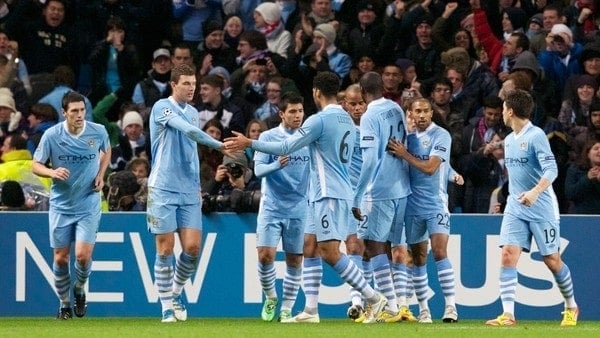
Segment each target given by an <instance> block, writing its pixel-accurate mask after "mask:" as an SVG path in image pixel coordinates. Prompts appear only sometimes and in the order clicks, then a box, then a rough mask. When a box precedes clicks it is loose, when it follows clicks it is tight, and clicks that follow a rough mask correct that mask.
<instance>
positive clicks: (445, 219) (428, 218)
mask: <svg viewBox="0 0 600 338" xmlns="http://www.w3.org/2000/svg"><path fill="white" fill-rule="evenodd" d="M404 225H405V226H406V242H407V243H408V244H416V243H421V242H424V241H426V240H428V239H429V236H430V235H432V234H444V235H450V214H449V213H448V212H445V211H444V212H439V213H435V214H425V215H406V217H405V219H404Z"/></svg>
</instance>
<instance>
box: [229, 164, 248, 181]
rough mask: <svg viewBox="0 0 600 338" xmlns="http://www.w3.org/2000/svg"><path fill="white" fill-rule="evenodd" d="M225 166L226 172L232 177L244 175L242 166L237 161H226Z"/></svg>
mask: <svg viewBox="0 0 600 338" xmlns="http://www.w3.org/2000/svg"><path fill="white" fill-rule="evenodd" d="M225 167H226V168H227V172H229V174H230V175H231V177H233V178H240V177H242V175H244V167H242V166H241V165H239V164H237V163H227V164H226V165H225Z"/></svg>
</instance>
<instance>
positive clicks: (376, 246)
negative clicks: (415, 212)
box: [352, 72, 410, 323]
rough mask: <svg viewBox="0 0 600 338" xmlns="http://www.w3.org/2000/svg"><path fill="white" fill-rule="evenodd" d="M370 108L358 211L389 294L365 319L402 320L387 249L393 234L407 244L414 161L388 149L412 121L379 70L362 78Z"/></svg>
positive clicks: (363, 128)
mask: <svg viewBox="0 0 600 338" xmlns="http://www.w3.org/2000/svg"><path fill="white" fill-rule="evenodd" d="M360 87H361V89H362V95H363V97H364V99H365V102H366V103H367V111H366V112H365V114H364V115H363V116H362V118H361V124H360V148H361V151H362V159H363V161H362V167H361V173H360V178H359V180H358V184H357V186H356V192H355V196H354V204H353V207H352V213H353V214H354V217H355V218H356V219H358V220H363V215H362V211H361V208H362V210H364V211H365V217H366V218H365V222H364V224H362V225H361V227H360V228H359V229H358V237H359V238H361V239H362V240H364V242H365V250H366V256H367V258H368V259H369V260H370V262H371V268H372V269H373V279H374V280H375V283H376V284H377V288H378V289H379V290H378V291H380V292H381V293H383V295H385V297H386V298H387V308H386V310H385V311H383V312H382V313H381V315H380V317H375V316H373V314H372V313H369V312H366V314H365V320H364V321H363V323H373V322H375V321H378V322H396V321H398V320H400V314H399V311H398V303H397V300H396V292H395V289H394V281H393V279H392V272H391V270H390V261H389V258H388V254H387V241H388V239H390V235H391V234H397V236H395V237H392V238H391V242H392V246H395V245H399V244H401V243H400V241H401V238H402V233H403V222H404V210H405V208H406V198H407V196H408V195H409V194H410V184H409V183H408V164H407V163H406V162H405V161H403V160H402V159H400V158H397V157H394V156H393V155H392V154H389V153H387V152H386V147H387V143H388V140H390V139H395V140H399V142H404V141H405V140H406V135H407V131H406V121H405V115H404V111H403V110H402V108H400V106H399V105H398V104H397V103H396V102H394V101H392V100H389V99H386V98H384V97H383V81H382V80H381V75H379V74H378V73H376V72H368V73H366V74H364V75H363V76H362V77H361V79H360Z"/></svg>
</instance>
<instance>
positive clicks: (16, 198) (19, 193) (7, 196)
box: [0, 180, 28, 211]
mask: <svg viewBox="0 0 600 338" xmlns="http://www.w3.org/2000/svg"><path fill="white" fill-rule="evenodd" d="M0 182H2V180H0ZM25 203H26V199H25V193H24V192H23V188H22V187H21V184H19V182H17V181H4V182H2V184H1V186H0V211H23V210H27V209H28V207H27V205H26V204H25Z"/></svg>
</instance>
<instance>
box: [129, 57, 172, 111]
mask: <svg viewBox="0 0 600 338" xmlns="http://www.w3.org/2000/svg"><path fill="white" fill-rule="evenodd" d="M171 68H172V64H171V53H170V52H169V50H168V49H166V48H158V49H156V50H155V51H154V53H152V69H150V70H149V71H148V73H147V76H146V78H145V79H143V80H141V81H139V82H138V83H137V84H136V85H135V87H134V89H133V95H132V96H131V101H133V102H134V103H135V104H137V105H139V106H140V107H141V108H142V116H146V115H148V112H149V111H150V109H151V108H152V105H153V104H154V103H155V102H156V101H158V100H160V99H161V98H166V97H168V96H169V95H170V94H171V88H170V86H169V79H170V77H171Z"/></svg>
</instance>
